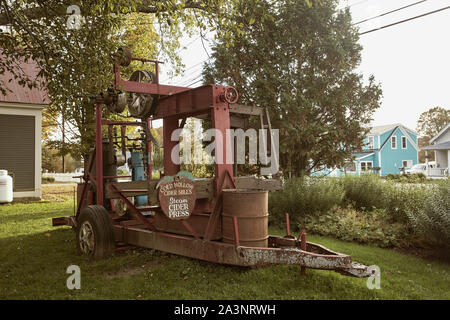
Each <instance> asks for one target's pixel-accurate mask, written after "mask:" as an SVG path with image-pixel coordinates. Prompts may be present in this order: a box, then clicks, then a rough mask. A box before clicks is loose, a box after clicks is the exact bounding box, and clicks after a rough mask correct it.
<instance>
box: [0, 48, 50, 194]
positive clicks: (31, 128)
mask: <svg viewBox="0 0 450 320" xmlns="http://www.w3.org/2000/svg"><path fill="white" fill-rule="evenodd" d="M0 58H1V56H0ZM20 67H21V69H22V70H23V72H24V73H25V74H26V75H27V76H29V77H31V78H32V79H34V78H35V77H36V76H37V74H38V69H37V65H36V63H34V62H30V61H29V62H27V63H26V62H23V61H22V62H21V63H20ZM10 79H12V80H11V81H9V80H10ZM0 85H1V86H2V88H5V89H6V91H7V92H6V95H3V94H2V93H1V92H0V169H5V170H8V174H9V175H10V176H11V177H12V178H13V191H14V199H17V198H34V199H40V198H41V195H42V190H41V163H42V160H41V131H42V110H43V109H44V108H45V107H47V106H48V104H49V103H50V101H49V98H48V95H47V93H46V91H45V90H39V89H35V88H33V89H29V88H28V87H22V86H21V85H19V84H18V82H17V80H15V79H14V78H13V76H12V74H10V73H8V72H5V73H4V74H3V75H0Z"/></svg>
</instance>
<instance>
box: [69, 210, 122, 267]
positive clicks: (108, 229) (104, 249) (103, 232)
mask: <svg viewBox="0 0 450 320" xmlns="http://www.w3.org/2000/svg"><path fill="white" fill-rule="evenodd" d="M85 222H88V223H89V224H90V226H91V227H92V231H93V234H94V241H93V250H92V251H91V252H89V253H87V252H83V250H82V249H81V245H80V236H81V235H80V231H81V227H82V226H83V224H84V223H85ZM75 232H76V243H77V250H78V252H79V253H81V254H87V255H89V256H90V257H91V258H93V259H103V258H107V257H110V256H112V255H113V254H114V251H115V249H116V244H115V240H114V232H113V227H112V223H111V220H110V218H109V214H108V211H106V209H105V208H104V207H103V206H99V205H91V206H87V207H86V208H84V209H83V210H82V211H81V213H80V215H79V217H78V219H77V227H76V228H75Z"/></svg>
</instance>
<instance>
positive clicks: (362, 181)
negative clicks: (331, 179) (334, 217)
mask: <svg viewBox="0 0 450 320" xmlns="http://www.w3.org/2000/svg"><path fill="white" fill-rule="evenodd" d="M340 181H341V182H342V184H343V185H344V190H345V201H346V203H347V204H352V205H353V206H354V207H355V208H356V209H358V210H363V211H370V210H373V209H376V208H383V207H384V206H385V202H384V199H385V194H386V192H387V188H386V186H385V185H384V183H383V181H382V180H381V179H380V178H379V177H378V176H377V175H374V174H363V175H361V176H352V175H348V176H346V177H344V178H342V179H341V180H340Z"/></svg>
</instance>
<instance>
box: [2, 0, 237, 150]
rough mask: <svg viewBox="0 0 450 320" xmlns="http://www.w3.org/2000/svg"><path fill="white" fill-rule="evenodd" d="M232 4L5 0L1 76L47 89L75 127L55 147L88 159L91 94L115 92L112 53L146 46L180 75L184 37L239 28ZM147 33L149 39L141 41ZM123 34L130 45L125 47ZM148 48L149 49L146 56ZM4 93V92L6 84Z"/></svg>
mask: <svg viewBox="0 0 450 320" xmlns="http://www.w3.org/2000/svg"><path fill="white" fill-rule="evenodd" d="M233 1H234V0H233ZM229 3H230V2H229V1H226V0H198V1H196V0H46V1H42V0H15V1H9V0H0V26H4V27H1V28H0V48H1V54H2V59H0V75H1V74H3V73H4V72H5V71H6V70H8V71H10V72H12V73H13V74H14V76H15V77H17V78H18V79H19V81H20V83H21V84H22V85H28V86H31V87H37V86H42V85H45V86H46V87H47V89H48V92H49V96H50V99H51V101H52V108H54V109H55V110H54V111H55V112H57V114H58V115H59V116H61V117H63V118H64V119H65V121H67V122H69V123H68V124H67V127H68V128H69V129H71V130H72V131H73V132H72V135H71V137H72V140H71V141H68V142H67V143H60V144H55V146H56V147H57V148H58V149H59V150H60V152H61V153H62V154H66V153H67V152H71V153H72V154H74V155H83V154H87V152H88V150H89V148H90V147H91V145H92V143H93V141H94V132H95V130H94V109H93V105H92V102H91V101H90V99H89V96H90V95H95V94H98V93H100V92H102V91H104V90H106V89H107V88H108V87H109V86H110V84H111V80H112V64H113V62H114V58H113V57H112V54H113V53H114V52H116V50H117V48H118V47H119V46H121V45H123V44H124V42H125V43H127V42H128V44H130V42H131V44H136V43H137V42H139V41H141V43H140V44H139V45H140V46H141V47H140V48H137V49H139V50H138V51H139V52H138V53H142V54H149V55H151V56H149V57H148V58H157V59H160V60H161V59H165V60H168V61H169V62H171V63H172V65H173V66H174V69H175V71H176V72H177V71H180V70H181V67H182V64H181V63H180V59H179V57H178V49H179V48H180V44H179V39H180V37H181V36H182V35H183V34H186V33H187V34H192V33H193V32H194V31H195V30H206V29H208V28H213V27H215V26H218V25H226V24H228V25H229V26H230V27H231V28H234V27H236V26H234V24H233V22H232V21H231V20H230V19H229V13H228V11H229ZM75 5H76V6H77V7H74V6H75ZM78 9H79V11H78ZM131 13H142V14H144V15H146V16H147V17H145V16H144V17H142V16H137V17H136V16H132V15H130V14H131ZM127 17H128V19H129V20H127ZM142 29H145V30H146V31H147V36H148V37H147V36H144V37H142V36H143V34H142V33H141V31H142ZM124 34H125V38H127V39H128V40H129V41H124ZM143 38H144V39H143ZM153 41H154V42H153ZM155 44H157V45H155ZM139 45H135V48H136V47H139ZM145 46H147V50H140V49H144V47H145ZM156 49H157V50H156ZM23 57H24V58H25V59H33V60H35V61H37V63H38V64H39V67H40V74H39V75H40V76H42V77H43V78H45V79H47V80H46V83H42V81H40V80H39V79H42V78H37V79H30V78H28V77H27V76H26V75H24V74H23V73H21V72H20V68H19V67H18V61H20V59H21V58H23ZM1 93H5V89H4V86H2V83H1V81H0V94H1ZM52 113H53V111H52Z"/></svg>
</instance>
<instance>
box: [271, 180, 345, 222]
mask: <svg viewBox="0 0 450 320" xmlns="http://www.w3.org/2000/svg"><path fill="white" fill-rule="evenodd" d="M343 198H344V189H343V187H342V186H341V185H340V184H339V183H336V181H335V180H333V179H316V178H292V179H289V180H287V181H286V182H285V183H284V186H283V190H281V191H277V192H271V193H270V196H269V212H270V214H271V222H275V223H280V224H281V223H284V217H285V213H286V212H287V213H289V214H290V217H291V220H293V221H295V219H298V218H301V217H305V216H309V215H317V214H320V213H325V212H327V211H328V210H330V209H331V208H333V207H334V206H338V205H341V204H342V200H343Z"/></svg>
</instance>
